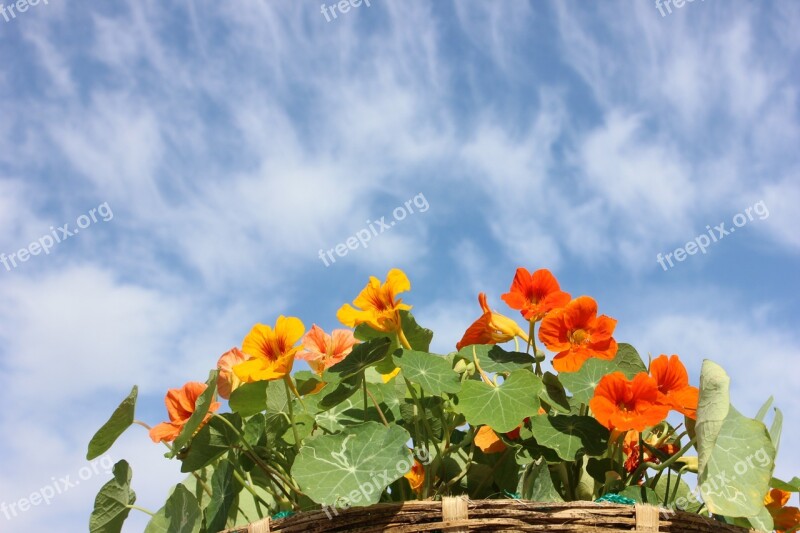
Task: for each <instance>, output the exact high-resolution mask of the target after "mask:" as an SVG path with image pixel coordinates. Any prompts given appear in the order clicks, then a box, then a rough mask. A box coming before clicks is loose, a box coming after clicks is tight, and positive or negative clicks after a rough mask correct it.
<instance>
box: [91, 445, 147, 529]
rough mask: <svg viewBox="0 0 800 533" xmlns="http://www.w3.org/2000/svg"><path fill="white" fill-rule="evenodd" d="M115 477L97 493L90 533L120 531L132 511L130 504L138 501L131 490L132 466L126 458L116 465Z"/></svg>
mask: <svg viewBox="0 0 800 533" xmlns="http://www.w3.org/2000/svg"><path fill="white" fill-rule="evenodd" d="M113 472H114V479H112V480H111V481H109V482H108V483H106V484H105V485H103V486H102V488H101V489H100V492H98V493H97V497H96V498H95V500H94V510H93V511H92V515H91V517H90V518H89V531H90V533H119V532H120V531H122V524H123V523H124V522H125V519H126V518H127V517H128V514H129V513H130V512H131V509H130V507H129V506H130V505H133V503H134V502H135V501H136V493H135V492H133V490H131V477H132V475H133V473H132V471H131V467H130V466H129V465H128V462H127V461H125V460H122V461H119V462H118V463H117V464H115V465H114V470H113Z"/></svg>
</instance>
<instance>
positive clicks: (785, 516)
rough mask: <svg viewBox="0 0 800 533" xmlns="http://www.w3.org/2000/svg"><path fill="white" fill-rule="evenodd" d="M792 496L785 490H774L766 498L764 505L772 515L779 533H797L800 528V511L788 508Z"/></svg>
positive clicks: (795, 508)
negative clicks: (793, 532)
mask: <svg viewBox="0 0 800 533" xmlns="http://www.w3.org/2000/svg"><path fill="white" fill-rule="evenodd" d="M791 495H792V494H791V493H790V492H786V491H785V490H780V489H772V490H770V491H769V492H768V493H767V496H766V498H764V505H765V506H766V508H767V510H768V511H769V514H771V515H772V520H773V522H774V523H775V524H774V525H775V530H776V531H777V533H784V532H788V531H797V528H798V526H800V509H798V508H797V507H787V506H786V504H787V503H789V497H790V496H791Z"/></svg>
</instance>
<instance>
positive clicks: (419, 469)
mask: <svg viewBox="0 0 800 533" xmlns="http://www.w3.org/2000/svg"><path fill="white" fill-rule="evenodd" d="M403 477H405V478H406V479H407V480H408V484H409V485H411V490H413V491H414V492H416V493H419V492H420V491H421V490H422V485H423V484H424V483H425V467H424V466H422V463H420V462H419V461H417V460H416V459H414V464H413V466H412V467H411V470H409V471H408V473H407V474H406V475H405V476H403Z"/></svg>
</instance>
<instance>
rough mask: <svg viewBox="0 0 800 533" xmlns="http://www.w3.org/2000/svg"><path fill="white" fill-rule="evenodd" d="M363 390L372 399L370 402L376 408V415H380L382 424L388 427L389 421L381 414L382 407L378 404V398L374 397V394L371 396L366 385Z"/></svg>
mask: <svg viewBox="0 0 800 533" xmlns="http://www.w3.org/2000/svg"><path fill="white" fill-rule="evenodd" d="M364 391H365V392H366V393H367V396H369V398H370V400H372V403H373V404H374V405H375V409H377V410H378V416H380V417H381V421H382V422H383V425H384V426H386V427H387V428H388V427H389V421H388V420H386V415H384V414H383V409H381V406H380V405H379V404H378V400H376V399H375V396H373V395H372V393H371V392H370V391H369V389H367V388H366V387H365V388H364Z"/></svg>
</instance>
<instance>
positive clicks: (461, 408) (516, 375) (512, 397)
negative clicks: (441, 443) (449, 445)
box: [455, 370, 543, 433]
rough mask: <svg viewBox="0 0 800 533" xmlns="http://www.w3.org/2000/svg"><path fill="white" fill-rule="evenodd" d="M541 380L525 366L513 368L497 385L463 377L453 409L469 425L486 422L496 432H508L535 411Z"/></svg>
mask: <svg viewBox="0 0 800 533" xmlns="http://www.w3.org/2000/svg"><path fill="white" fill-rule="evenodd" d="M542 388H543V385H542V380H541V378H539V377H538V376H536V375H535V374H533V373H532V372H528V371H527V370H515V371H513V372H511V374H509V376H508V379H506V380H505V381H504V382H503V383H502V384H501V385H499V386H497V387H492V386H491V385H489V384H487V383H484V382H483V381H474V380H470V381H466V382H464V383H463V384H462V386H461V392H459V393H458V395H457V396H456V399H457V402H458V403H457V404H456V406H455V409H456V412H459V413H461V414H463V415H464V417H465V418H466V419H467V422H468V423H469V424H470V425H471V426H482V425H487V426H489V427H491V428H492V429H493V430H494V431H496V432H498V433H508V432H509V431H511V430H512V429H514V428H516V427H517V426H518V425H520V424H521V423H522V421H523V420H524V419H525V418H527V417H532V416H535V415H536V414H537V413H538V412H539V406H540V403H539V392H540V391H541V390H542Z"/></svg>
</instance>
